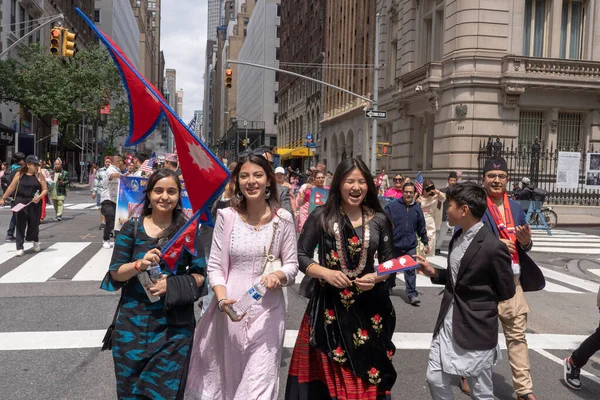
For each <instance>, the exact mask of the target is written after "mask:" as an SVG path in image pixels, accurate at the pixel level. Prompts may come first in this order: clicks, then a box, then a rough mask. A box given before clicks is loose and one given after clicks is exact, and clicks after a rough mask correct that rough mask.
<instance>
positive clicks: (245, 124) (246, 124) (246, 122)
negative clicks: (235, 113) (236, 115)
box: [244, 119, 250, 150]
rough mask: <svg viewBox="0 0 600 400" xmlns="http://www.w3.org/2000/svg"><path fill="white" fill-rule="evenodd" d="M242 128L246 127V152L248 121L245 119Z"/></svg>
mask: <svg viewBox="0 0 600 400" xmlns="http://www.w3.org/2000/svg"><path fill="white" fill-rule="evenodd" d="M244 126H245V127H246V150H248V147H250V146H248V121H246V119H244Z"/></svg>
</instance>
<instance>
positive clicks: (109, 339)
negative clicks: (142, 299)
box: [100, 218, 139, 351]
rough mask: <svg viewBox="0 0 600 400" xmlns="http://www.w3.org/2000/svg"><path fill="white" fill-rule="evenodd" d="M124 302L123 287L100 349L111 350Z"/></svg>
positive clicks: (134, 229)
mask: <svg viewBox="0 0 600 400" xmlns="http://www.w3.org/2000/svg"><path fill="white" fill-rule="evenodd" d="M138 220H139V218H135V220H134V222H133V246H134V247H135V241H136V240H137V230H138ZM131 254H132V256H133V249H131ZM108 274H110V271H108V272H107V273H106V276H105V277H104V279H109V276H108ZM122 302H123V289H121V297H120V298H119V303H118V304H117V309H116V310H115V315H114V316H113V319H112V323H111V324H110V326H109V327H108V329H107V330H106V333H105V334H104V338H103V339H102V348H101V349H100V351H105V350H111V349H112V347H113V334H114V333H115V325H116V324H117V317H118V316H119V311H121V303H122Z"/></svg>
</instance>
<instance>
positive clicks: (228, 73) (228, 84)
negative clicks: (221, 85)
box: [225, 68, 233, 89]
mask: <svg viewBox="0 0 600 400" xmlns="http://www.w3.org/2000/svg"><path fill="white" fill-rule="evenodd" d="M232 82H233V71H232V70H230V69H229V68H228V69H226V70H225V87H226V88H227V89H229V88H231V84H232Z"/></svg>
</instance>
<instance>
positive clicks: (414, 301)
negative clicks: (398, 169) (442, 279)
mask: <svg viewBox="0 0 600 400" xmlns="http://www.w3.org/2000/svg"><path fill="white" fill-rule="evenodd" d="M415 195H416V188H415V185H414V183H405V184H404V186H402V198H401V199H398V200H394V201H392V202H391V203H389V204H388V205H387V206H385V212H386V213H387V215H389V217H390V218H391V220H392V223H393V224H394V257H402V256H404V255H409V256H411V257H414V256H415V255H416V254H417V244H418V243H417V237H419V238H420V239H421V243H423V245H424V246H425V252H428V251H429V245H428V243H429V238H428V237H427V229H426V227H425V216H424V215H423V210H421V206H420V204H419V203H417V202H416V201H415ZM387 283H388V287H389V290H390V294H391V293H392V290H393V288H394V287H395V286H396V274H390V275H389V277H388V278H387ZM404 284H405V285H406V295H407V296H408V302H409V303H410V304H411V305H413V306H418V305H419V304H420V303H421V300H419V294H418V292H417V275H416V272H415V270H414V269H413V270H410V271H405V272H404Z"/></svg>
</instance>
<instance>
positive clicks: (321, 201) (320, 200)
mask: <svg viewBox="0 0 600 400" xmlns="http://www.w3.org/2000/svg"><path fill="white" fill-rule="evenodd" d="M327 196H329V189H323V188H318V187H314V186H313V188H312V189H311V191H310V207H309V212H311V213H312V212H313V211H314V210H315V209H316V208H317V207H321V206H323V205H325V202H326V201H327Z"/></svg>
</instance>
